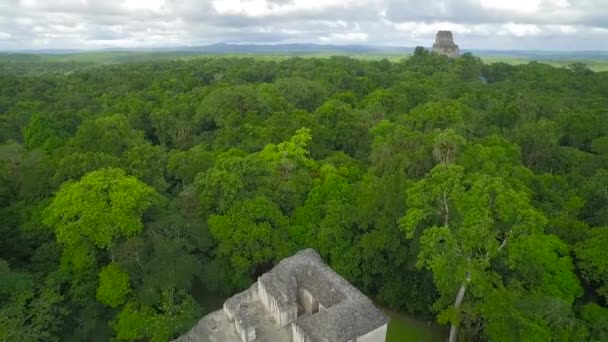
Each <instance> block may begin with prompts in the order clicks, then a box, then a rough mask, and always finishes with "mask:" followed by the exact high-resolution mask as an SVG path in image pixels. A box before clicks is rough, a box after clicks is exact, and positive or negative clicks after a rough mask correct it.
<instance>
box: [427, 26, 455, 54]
mask: <svg viewBox="0 0 608 342" xmlns="http://www.w3.org/2000/svg"><path fill="white" fill-rule="evenodd" d="M433 52H435V53H438V54H441V55H446V56H448V57H451V58H458V57H459V56H460V50H459V48H458V45H456V44H455V43H454V37H453V36H452V32H451V31H439V32H437V36H436V37H435V44H433Z"/></svg>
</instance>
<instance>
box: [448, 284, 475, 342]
mask: <svg viewBox="0 0 608 342" xmlns="http://www.w3.org/2000/svg"><path fill="white" fill-rule="evenodd" d="M470 282H471V274H470V273H469V272H467V278H466V279H465V281H463V282H462V284H461V285H460V289H458V294H456V300H455V301H454V309H455V311H458V308H459V307H460V304H462V300H463V299H464V293H465V291H466V290H467V285H469V283H470ZM457 338H458V326H457V325H456V324H454V322H452V327H451V328H450V338H449V339H448V341H449V342H456V339H457Z"/></svg>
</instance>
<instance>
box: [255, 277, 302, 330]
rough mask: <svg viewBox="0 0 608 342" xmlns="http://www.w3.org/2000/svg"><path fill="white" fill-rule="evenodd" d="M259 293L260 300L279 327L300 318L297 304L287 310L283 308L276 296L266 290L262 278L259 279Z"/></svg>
mask: <svg viewBox="0 0 608 342" xmlns="http://www.w3.org/2000/svg"><path fill="white" fill-rule="evenodd" d="M258 294H259V298H260V301H261V302H262V304H263V305H264V307H265V308H266V310H267V312H268V313H269V314H270V315H271V316H272V318H274V320H275V321H276V322H277V325H278V326H279V327H284V326H286V325H287V324H289V323H291V322H293V321H294V320H295V319H296V318H298V307H297V305H293V306H292V307H289V308H288V309H286V310H281V309H280V307H279V305H278V303H277V301H276V300H275V298H273V297H272V296H271V295H270V294H269V293H268V291H266V286H265V285H264V282H263V281H262V279H259V280H258Z"/></svg>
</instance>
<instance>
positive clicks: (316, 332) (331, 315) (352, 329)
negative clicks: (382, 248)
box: [259, 249, 388, 342]
mask: <svg viewBox="0 0 608 342" xmlns="http://www.w3.org/2000/svg"><path fill="white" fill-rule="evenodd" d="M259 280H260V281H261V282H263V283H264V284H265V286H266V290H267V291H268V292H269V294H270V295H272V296H273V297H274V298H275V299H276V300H277V301H278V302H279V305H281V306H283V305H286V306H288V305H293V304H296V305H297V297H296V291H297V289H298V288H304V289H306V290H307V291H308V292H309V293H310V294H311V295H312V296H313V297H314V298H315V299H316V300H318V301H319V303H320V304H321V305H322V306H323V307H324V309H321V310H319V312H317V313H315V314H304V315H301V316H300V317H298V318H297V319H296V320H295V321H294V322H293V323H294V324H296V325H297V326H299V327H300V328H301V329H303V330H304V331H305V332H306V334H307V335H308V336H310V337H312V338H313V339H319V340H329V341H338V342H339V341H349V340H354V339H355V338H356V337H358V336H362V335H365V334H366V333H368V332H370V331H373V330H375V329H377V328H379V327H381V326H383V325H385V324H387V323H388V319H387V318H386V317H385V316H384V315H383V314H382V312H380V310H378V309H377V308H376V307H375V306H374V304H373V303H372V301H371V300H369V298H367V297H366V296H365V295H364V294H363V293H361V291H359V290H358V289H356V288H355V287H354V286H352V285H351V284H350V283H348V282H347V281H346V280H344V279H343V278H342V277H340V276H339V275H338V274H337V273H336V272H334V271H333V270H332V269H331V268H330V267H329V266H327V265H325V263H323V260H322V259H321V257H320V256H319V254H318V253H317V252H315V251H314V250H312V249H305V250H302V251H300V252H298V253H296V254H295V255H293V256H292V257H289V258H286V259H283V260H282V261H281V262H280V263H279V264H278V265H277V266H275V267H274V268H273V269H272V270H271V271H269V272H268V273H266V274H264V275H262V276H261V277H260V279H259ZM269 285H270V286H269Z"/></svg>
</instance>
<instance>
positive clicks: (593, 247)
mask: <svg viewBox="0 0 608 342" xmlns="http://www.w3.org/2000/svg"><path fill="white" fill-rule="evenodd" d="M606 246H608V227H597V228H592V229H591V230H589V233H588V235H587V238H586V239H585V240H583V241H581V242H580V243H579V244H577V245H576V247H575V252H576V256H577V258H578V266H579V267H580V269H581V271H582V272H583V276H584V277H585V279H586V280H587V281H596V282H598V283H599V284H600V287H599V288H598V289H597V291H598V293H599V294H600V295H602V296H604V299H605V300H606V301H607V302H608V255H607V254H606Z"/></svg>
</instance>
